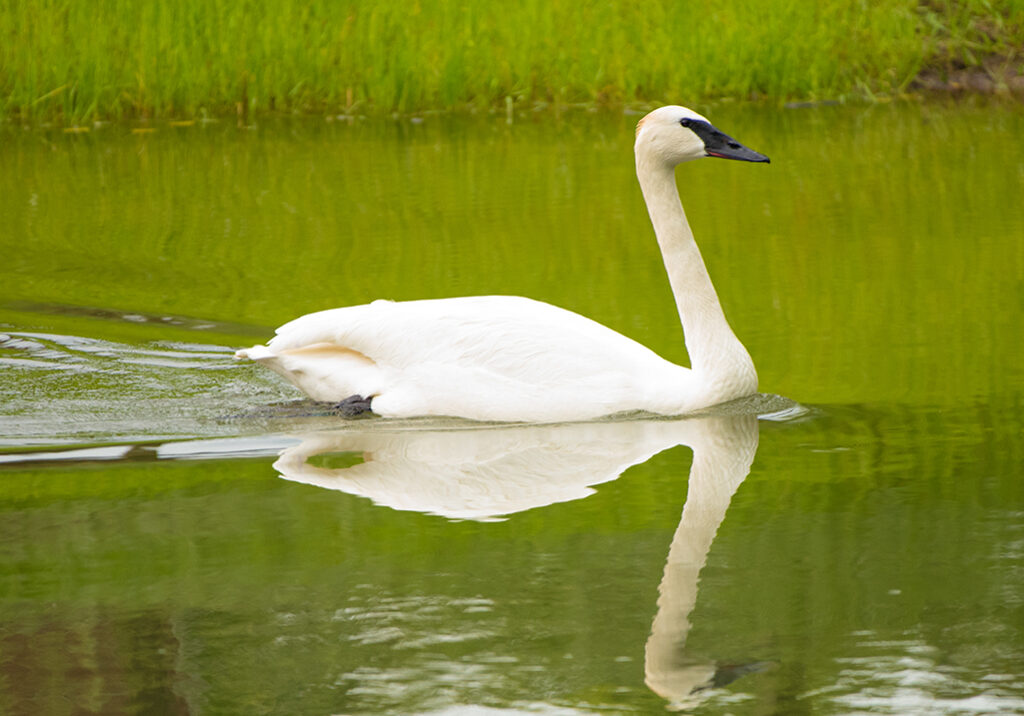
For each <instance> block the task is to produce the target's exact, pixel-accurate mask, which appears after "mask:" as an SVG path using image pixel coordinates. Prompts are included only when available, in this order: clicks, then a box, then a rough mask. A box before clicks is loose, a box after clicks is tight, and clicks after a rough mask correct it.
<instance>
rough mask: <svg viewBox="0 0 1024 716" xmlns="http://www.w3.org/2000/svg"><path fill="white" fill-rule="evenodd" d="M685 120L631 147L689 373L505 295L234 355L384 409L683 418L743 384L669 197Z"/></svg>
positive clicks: (350, 313)
mask: <svg viewBox="0 0 1024 716" xmlns="http://www.w3.org/2000/svg"><path fill="white" fill-rule="evenodd" d="M684 117H685V118H700V116H699V115H696V114H695V113H693V112H691V111H690V110H686V109H684V108H682V107H663V108H662V109H660V110H655V111H654V112H652V113H651V114H649V115H648V116H647V117H645V118H644V119H643V120H642V121H641V123H640V125H639V128H638V133H637V143H636V153H637V174H638V177H639V179H640V183H641V187H642V188H643V191H644V197H645V199H646V200H647V203H648V208H649V210H650V213H651V219H652V222H653V223H654V227H655V233H656V235H657V237H658V241H659V243H660V244H661V248H662V253H663V255H664V257H665V262H666V268H667V269H668V273H669V280H670V282H671V283H672V286H673V290H674V292H675V295H676V302H677V304H678V306H679V312H680V318H681V320H682V322H683V326H684V329H685V330H686V332H687V348H688V349H689V352H690V356H691V360H692V361H693V363H694V370H692V371H691V370H689V369H687V368H683V367H681V366H677V365H674V364H672V363H670V362H668V361H666V360H664V359H662V358H661V357H659V356H658V355H657V354H655V353H654V352H652V351H651V350H649V349H648V348H645V347H644V346H642V345H640V344H639V343H637V342H635V341H633V340H631V339H629V338H626V337H625V336H622V335H620V334H618V333H616V332H615V331H613V330H611V329H610V328H607V327H605V326H603V325H601V324H599V323H596V322H595V321H592V320H590V319H588V318H585V317H583V316H580V315H578V314H576V313H572V312H571V311H566V310H564V309H561V308H557V307H555V306H552V305H550V304H546V303H542V302H540V301H534V300H531V299H527V298H521V297H516V296H475V297H466V298H446V299H436V300H423V301H408V302H401V303H396V302H392V301H374V302H373V303H370V304H366V305H360V306H349V307H346V308H336V309H332V310H327V311H320V312H317V313H311V314H309V315H306V316H302V317H300V318H297V319H295V320H294V321H291V322H290V323H287V324H285V325H284V326H282V327H281V328H279V329H278V330H277V335H276V336H275V337H274V338H273V339H272V340H271V341H270V342H269V343H268V345H266V346H254V347H253V348H249V349H244V350H240V351H238V353H236V357H238V358H248V359H252V360H255V361H257V362H259V363H261V364H263V365H265V366H267V367H269V368H271V369H272V370H274V371H276V372H277V373H279V374H280V375H282V376H284V377H285V378H287V379H288V380H289V381H291V382H292V383H293V384H294V385H295V386H296V387H298V388H299V389H300V390H302V391H303V392H305V393H306V394H307V395H309V396H310V397H311V398H313V399H315V400H321V401H340V400H343V399H345V398H347V397H349V396H353V395H359V396H362V397H364V398H372V409H373V411H374V412H375V413H377V414H378V415H381V416H384V417H414V416H425V415H447V416H457V417H464V418H470V419H475V420H496V421H528V422H548V421H565V420H587V419H591V418H597V417H600V416H604V415H609V414H613V413H618V412H625V411H635V410H645V411H650V412H654V413H660V414H666V415H668V414H683V413H686V412H689V411H693V410H697V409H699V408H702V407H707V406H709V405H712V404H715V403H718V402H722V401H724V400H729V399H732V398H736V397H741V396H743V395H748V394H750V393H752V392H754V391H755V390H756V388H757V377H756V373H755V372H754V368H753V363H752V361H751V360H750V357H749V356H748V355H747V353H746V350H745V349H744V348H743V346H742V344H740V343H739V341H738V340H737V339H736V337H735V336H734V335H733V334H732V331H731V329H730V328H729V326H728V324H727V323H726V322H725V318H724V315H722V312H721V307H720V305H719V303H718V298H717V296H716V295H715V293H714V288H713V287H712V286H711V282H710V278H709V277H708V276H707V271H706V270H705V269H704V264H703V262H702V260H701V258H700V253H699V251H698V250H697V247H696V244H695V243H694V242H693V237H692V234H691V233H690V230H689V226H688V224H687V223H686V217H685V214H684V213H683V210H682V206H681V205H680V204H679V198H678V191H677V190H676V187H675V178H674V174H673V171H672V170H673V168H674V167H675V165H676V164H678V163H679V162H681V161H686V160H688V159H694V158H697V157H698V156H704V145H703V142H702V141H701V139H700V138H699V137H697V135H696V134H694V133H693V132H691V131H690V130H689V129H686V128H685V127H682V126H681V125H680V122H679V120H680V119H681V118H684ZM700 119H703V118H700ZM673 140H674V141H673ZM691 329H692V334H693V335H691Z"/></svg>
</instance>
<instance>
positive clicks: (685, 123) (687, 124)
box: [679, 117, 692, 129]
mask: <svg viewBox="0 0 1024 716" xmlns="http://www.w3.org/2000/svg"><path fill="white" fill-rule="evenodd" d="M679 124H681V125H683V126H684V127H686V128H687V129H689V128H690V124H692V122H691V121H690V120H689V119H688V118H687V117H683V118H682V119H680V120H679Z"/></svg>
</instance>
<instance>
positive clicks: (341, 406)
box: [334, 395, 373, 418]
mask: <svg viewBox="0 0 1024 716" xmlns="http://www.w3.org/2000/svg"><path fill="white" fill-rule="evenodd" d="M372 400H373V397H372V396H371V397H369V398H364V397H363V396H361V395H350V396H348V397H347V398H345V399H344V400H343V401H341V402H340V403H338V404H337V405H335V406H334V408H335V409H336V410H337V411H338V412H339V413H341V414H342V415H344V416H345V417H346V418H354V417H356V416H357V415H362V414H363V413H369V412H370V410H371V409H370V401H372Z"/></svg>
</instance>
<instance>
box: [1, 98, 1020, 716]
mask: <svg viewBox="0 0 1024 716" xmlns="http://www.w3.org/2000/svg"><path fill="white" fill-rule="evenodd" d="M713 119H714V120H715V121H716V123H717V124H719V125H720V126H721V128H722V129H723V130H724V131H727V132H729V133H730V134H732V135H733V136H735V137H737V139H739V140H740V141H742V142H744V143H745V144H747V145H749V146H751V147H753V148H755V149H758V150H760V151H763V152H765V153H766V154H768V155H769V156H771V158H772V164H771V165H770V166H768V167H749V166H744V165H738V164H736V163H731V162H712V161H707V162H699V163H696V164H694V165H690V166H686V167H683V168H681V169H680V170H679V180H680V187H681V191H682V194H683V199H684V203H685V205H686V207H687V211H688V214H689V216H690V220H691V222H692V224H693V225H694V228H695V232H696V234H697V237H698V240H699V241H700V243H701V246H702V249H703V251H704V255H705V259H706V261H707V263H708V266H709V269H710V271H711V273H712V276H713V277H714V279H715V281H716V285H717V288H718V290H719V293H720V295H721V298H722V301H723V304H724V305H725V309H726V313H727V315H728V316H729V319H730V322H731V323H732V325H733V327H734V328H735V330H736V332H737V334H738V335H739V336H740V337H741V338H742V339H743V341H744V342H745V343H746V345H747V346H748V348H749V349H750V352H751V354H752V355H753V356H754V359H755V361H756V363H757V365H758V369H759V373H760V375H761V382H762V388H763V389H765V390H768V391H772V392H776V393H781V394H783V395H787V396H790V397H792V398H794V399H798V400H800V401H802V402H804V403H807V404H817V405H819V406H821V407H820V408H819V409H815V410H814V411H812V412H810V413H809V414H807V415H805V416H803V417H802V418H800V419H799V420H796V421H789V422H783V423H779V424H774V423H762V425H761V436H760V446H759V448H758V453H757V457H756V459H755V461H754V465H753V468H752V470H751V472H750V476H749V477H747V479H746V480H745V481H744V482H743V484H742V485H740V486H739V488H738V490H737V492H736V495H735V497H734V498H733V499H732V502H731V504H730V506H729V511H728V514H727V515H726V516H725V518H724V520H723V521H722V524H721V527H720V528H719V529H718V531H717V536H715V540H714V543H713V544H712V545H711V547H710V551H709V552H708V554H707V563H706V566H705V567H704V568H703V570H701V571H700V583H699V592H698V593H697V595H696V606H695V608H694V610H693V611H692V613H690V614H689V617H688V618H689V621H690V622H691V623H692V628H691V629H690V630H689V633H688V634H687V636H686V639H685V644H684V645H683V646H684V647H685V648H681V651H680V655H681V658H682V659H683V660H684V661H685V662H686V664H688V665H694V664H696V665H708V664H712V665H714V667H715V668H716V669H718V671H719V672H720V674H726V675H728V674H731V675H732V676H736V677H738V678H736V680H735V681H734V682H732V683H730V684H720V686H721V688H716V689H713V690H711V691H708V692H706V693H705V694H704V696H703V697H702V698H705V699H706V700H705V701H704V703H703V705H699V706H697V708H698V709H699V710H703V711H704V712H707V713H720V712H721V711H723V710H730V711H733V712H736V713H763V712H765V711H772V710H774V711H780V712H800V711H806V712H845V711H850V710H857V709H874V710H878V711H881V712H891V713H906V712H907V711H908V704H909V705H911V706H912V705H913V704H922V703H923V704H925V706H924V707H923V710H926V711H931V712H935V711H951V712H955V711H957V710H958V709H959V710H963V709H965V708H967V707H968V702H966V701H964V700H965V699H974V701H972V702H970V703H971V704H973V705H974V706H976V707H977V708H978V709H982V710H984V708H988V710H989V711H995V712H1000V711H1003V712H1013V711H1018V712H1019V711H1024V672H1022V671H1021V669H1020V666H1019V665H1020V664H1021V663H1024V634H1022V633H1021V626H1020V625H1021V624H1024V613H1022V610H1024V599H1022V597H1021V595H1022V594H1024V582H1022V575H1024V561H1022V560H1024V550H1022V548H1021V545H1022V544H1024V534H1022V529H1021V524H1022V520H1021V516H1022V515H1024V488H1022V485H1024V481H1022V480H1021V473H1022V466H1024V441H1022V439H1021V432H1022V430H1021V428H1022V425H1024V411H1022V408H1021V404H1022V387H1024V374H1022V370H1021V361H1020V359H1019V348H1018V345H1019V341H1020V325H1021V319H1022V317H1024V300H1022V296H1024V248H1022V242H1021V237H1022V236H1024V219H1022V212H1021V211H1020V209H1019V204H1020V197H1021V196H1024V149H1022V144H1021V142H1020V140H1019V137H1021V136H1024V131H1022V130H1024V116H1022V114H1021V112H1020V110H1019V109H1015V108H1006V107H985V108H964V107H959V108H957V107H952V108H946V107H938V106H930V105H925V106H916V105H914V106H898V107H872V108H867V109H864V108H856V109H851V108H839V107H837V108H820V109H815V110H808V111H799V112H773V111H766V110H762V109H752V108H745V109H738V108H724V109H722V110H720V111H719V112H717V113H715V114H714V116H713ZM632 124H633V119H632V118H628V119H626V118H609V117H602V116H589V115H586V116H584V115H580V116H574V117H570V118H567V119H566V120H564V121H563V122H562V123H542V124H536V125H534V124H526V125H515V126H512V127H508V126H506V125H504V124H502V123H500V122H495V121H492V120H489V119H487V120H485V119H481V120H445V121H440V120H439V121H433V120H428V121H427V122H425V123H424V124H422V125H405V124H394V125H379V124H366V125H360V124H356V125H351V126H349V125H340V124H334V125H328V124H320V123H314V122H313V121H311V120H309V121H306V120H303V121H296V122H281V123H279V124H275V125H271V126H267V127H261V128H260V129H259V130H258V131H256V132H241V131H238V130H236V129H234V128H227V127H221V126H217V125H211V126H207V127H205V128H203V127H193V128H180V131H179V129H172V128H161V129H160V131H158V132H156V133H154V134H151V135H143V136H136V135H131V134H129V133H128V132H127V131H126V130H122V129H120V128H116V127H113V128H108V129H105V130H104V131H103V132H98V133H94V134H92V135H89V136H65V135H56V134H54V135H48V134H39V133H27V134H16V133H12V132H9V131H8V132H7V133H6V134H5V135H4V136H3V141H2V142H0V166H3V167H4V169H3V170H2V171H0V215H2V216H3V217H4V228H3V229H2V231H0V256H2V257H3V261H4V277H5V278H4V280H3V281H2V282H0V332H4V333H6V334H9V335H10V336H11V337H12V339H13V340H12V339H9V340H6V341H4V342H3V343H0V405H2V407H0V425H2V426H3V427H4V430H3V433H4V434H3V436H2V437H3V438H4V440H5V441H4V448H5V449H6V450H8V451H10V450H15V449H18V448H19V446H25V445H39V444H43V445H46V444H57V443H61V442H68V441H88V442H93V443H106V442H117V441H123V440H132V441H155V440H159V439H160V438H163V437H167V436H179V437H199V438H203V437H213V436H221V435H227V436H231V435H238V434H257V435H258V434H259V433H260V432H261V431H263V430H266V429H267V428H266V427H265V424H264V423H263V422H261V421H259V420H253V419H251V418H239V417H238V415H239V414H241V413H242V412H243V411H244V410H245V409H247V408H252V407H258V406H262V405H265V404H266V403H271V402H275V401H279V400H285V399H288V398H289V397H291V396H292V395H293V394H292V393H291V392H290V391H289V390H288V389H287V388H284V387H282V386H280V384H278V383H277V382H275V380H274V379H273V378H272V377H269V376H265V375H263V374H261V373H259V372H258V371H256V370H254V369H250V368H244V367H234V366H232V364H231V363H230V361H229V360H228V355H229V354H228V349H229V347H231V346H235V345H242V344H248V343H253V342H256V341H258V340H262V339H263V338H264V337H266V336H267V335H269V332H270V330H271V329H272V327H273V326H274V325H276V324H278V323H281V322H283V321H285V320H287V319H289V318H291V317H293V316H295V315H298V314H300V313H303V312H306V311H310V310H314V309H319V308H324V307H328V306H334V305H342V304H346V303H353V302H362V301H366V300H369V299H372V298H376V297H381V296H384V297H390V298H396V299H403V298H415V297H434V296H446V295H462V294H473V293H519V294H525V295H530V296H533V297H536V298H540V299H543V300H547V301H551V302H553V303H557V304H559V305H562V306H565V307H567V308H571V309H574V310H577V311H580V312H582V313H585V314H586V315H589V316H592V317H594V318H596V319H598V320H600V321H602V322H604V323H606V324H608V325H610V326H611V327H613V328H615V329H617V330H619V331H621V332H623V333H625V334H627V335H629V336H631V337H634V338H636V339H637V340H640V341H641V342H643V343H645V344H647V345H649V346H651V347H652V348H654V349H655V350H657V351H658V352H660V353H662V354H663V355H665V356H666V357H669V358H672V359H674V360H678V361H681V362H683V361H685V360H686V357H685V351H684V349H683V345H682V341H681V336H680V331H679V328H678V324H677V319H676V317H675V315H674V306H673V304H672V300H671V296H670V294H669V291H668V287H667V284H666V281H665V279H664V276H663V269H662V267H661V262H660V257H659V255H658V253H657V248H656V246H655V244H654V241H653V238H652V236H651V231H650V228H649V225H648V220H647V217H646V212H645V209H644V207H643V204H642V200H641V198H640V195H639V190H638V189H637V187H636V185H635V179H634V177H633V174H632V157H631V142H632V131H633V130H632ZM26 334H33V335H26ZM287 424H288V422H287V421H283V422H282V421H280V420H279V421H277V422H275V423H273V427H272V429H271V431H272V432H275V433H279V432H287V428H286V427H282V425H285V426H287ZM307 427H308V426H307V425H306V424H305V423H303V424H302V429H303V430H305V429H307ZM154 450H155V448H154ZM148 456H149V457H152V455H148ZM0 457H2V456H0ZM133 457H134V458H135V459H133V460H121V461H116V462H101V461H85V462H80V463H74V464H72V463H59V462H47V461H45V460H40V461H36V462H35V463H28V462H26V463H18V464H14V463H11V464H7V465H6V466H5V467H3V469H2V470H0V511H2V513H3V514H2V515H0V554H2V559H0V614H2V617H3V618H2V620H0V621H2V625H0V711H4V712H13V713H18V712H32V713H68V712H71V711H72V710H73V705H74V706H79V707H81V708H84V709H91V710H94V711H103V712H107V713H111V712H144V713H150V712H154V711H184V710H186V709H192V710H195V711H205V712H211V713H225V712H245V713H327V712H342V713H346V712H349V713H379V712H388V711H390V712H393V713H408V712H411V711H417V710H419V711H425V710H431V709H440V708H443V707H446V706H449V705H452V704H457V703H476V704H484V705H490V706H493V707H500V708H519V709H525V708H527V707H528V706H529V704H537V703H545V704H549V705H552V704H553V705H559V706H563V707H565V708H571V709H578V710H581V711H587V710H588V709H589V710H605V711H611V712H619V711H628V710H633V711H639V712H651V711H658V710H660V709H662V708H664V704H665V702H664V701H663V700H662V699H660V698H659V697H658V696H656V695H655V694H654V693H653V692H652V691H651V689H649V688H648V687H647V686H646V685H645V673H644V671H645V669H644V658H645V645H646V644H647V641H648V638H649V636H650V632H651V629H652V623H653V621H654V619H655V615H656V614H657V613H658V600H659V592H658V587H659V583H661V582H662V580H663V577H664V574H665V571H666V559H667V558H668V555H669V550H670V544H671V543H672V539H673V534H674V533H675V531H676V528H677V525H678V523H679V520H680V514H681V511H682V509H683V502H684V499H686V498H687V494H688V490H689V491H690V493H689V494H690V497H691V498H692V496H693V483H694V478H693V477H692V476H691V477H690V479H689V481H688V480H687V475H688V474H689V473H690V469H691V462H693V461H694V460H693V458H691V454H690V451H689V450H687V449H686V448H684V447H675V448H669V449H666V450H664V451H663V452H660V453H658V454H656V455H655V456H654V457H652V458H651V459H650V460H649V461H646V462H641V463H640V464H637V465H635V466H634V467H631V468H629V469H628V470H627V471H626V472H625V474H624V476H623V477H622V478H620V479H618V480H613V481H610V482H605V483H602V484H600V485H598V486H597V488H596V490H597V491H596V494H594V495H591V496H589V497H586V498H585V499H575V500H571V501H566V502H560V503H557V504H551V505H549V506H547V507H541V508H538V509H533V510H530V511H526V512H521V513H517V514H514V515H512V516H511V517H509V518H508V519H507V520H505V521H501V522H493V523H478V522H472V521H463V522H450V521H447V520H444V519H442V518H440V517H436V516H431V515H426V514H421V513H418V512H415V511H411V512H410V511H404V512H403V511H394V510H390V509H387V508H383V507H380V506H377V505H375V504H373V502H371V501H370V500H367V499H365V498H362V497H358V496H354V495H351V494H345V493H343V492H337V491H332V490H325V489H318V488H316V487H311V486H308V485H302V484H297V483H293V482H286V481H283V480H277V479H274V474H275V472H274V470H273V469H272V468H271V462H272V459H271V458H269V457H252V458H244V459H243V458H237V457H236V458H234V459H220V460H192V461H168V460H149V461H147V460H145V459H144V458H146V457H147V452H146V449H145V448H139V449H138V450H137V451H136V452H135V453H133ZM361 461H362V458H357V457H353V454H352V453H345V454H344V455H342V456H341V457H339V458H337V459H325V461H323V462H322V463H319V464H321V465H326V466H328V467H335V468H341V467H350V466H352V465H357V464H360V462H361ZM620 467H621V466H620ZM680 615H681V618H686V612H685V610H681V612H680V613H678V614H676V616H680ZM727 678H728V676H723V677H722V679H723V681H724V680H726V679H727ZM986 699H987V701H986Z"/></svg>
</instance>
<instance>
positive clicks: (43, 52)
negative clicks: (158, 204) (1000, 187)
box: [0, 0, 1024, 123]
mask: <svg viewBox="0 0 1024 716" xmlns="http://www.w3.org/2000/svg"><path fill="white" fill-rule="evenodd" d="M1022 47H1024V0H991V1H989V0H928V1H927V2H919V1H918V0H872V1H871V2H865V1H864V0H859V1H858V0H820V2H814V3H791V2H789V0H761V1H755V0H715V1H714V2H711V1H710V0H700V1H691V2H680V1H679V0H649V1H648V2H643V3H637V2H634V0H609V1H606V2H599V3H587V2H579V1H578V0H572V1H569V0H521V1H520V2H514V3H504V2H482V1H479V0H477V1H474V0H468V1H466V0H461V1H456V0H377V1H376V2H372V3H370V2H355V1H353V0H332V1H328V0H175V1H174V2H165V1H164V0H93V1H91V2H87V1H86V0H6V2H4V3H0V101H2V103H3V104H2V106H0V114H2V115H4V116H6V117H8V118H17V119H22V120H29V121H32V120H36V121H38V120H43V119H49V120H56V121H63V122H68V123H70V122H78V121H88V120H92V119H100V118H123V117H134V116H164V117H192V116H197V115H202V114H210V115H224V114H226V113H234V112H243V113H250V112H261V111H267V110H271V111H275V110H276V111H301V112H319V111H329V112H343V111H353V110H354V111H360V112H382V113H383V112H392V111H399V112H415V111H422V110H427V109H452V108H457V107H461V106H465V105H473V106H478V107H486V106H494V105H497V104H502V103H504V102H505V101H506V98H507V97H511V98H512V99H513V100H515V101H517V102H524V103H533V102H565V103H575V102H587V103H595V104H611V105H614V104H619V103H623V102H636V101H651V102H655V101H660V100H665V99H671V100H676V101H679V100H681V99H685V101H687V102H694V101H696V100H698V99H699V100H705V99H712V98H718V97H735V98H752V97H755V98H756V97H766V98H771V99H778V100H816V99H844V98H849V97H854V96H863V95H869V96H870V95H877V94H892V93H896V92H900V91H902V90H904V89H906V88H907V87H908V86H910V85H911V83H912V82H913V81H914V80H915V78H916V77H918V75H919V74H920V73H921V72H922V70H927V69H930V70H933V71H938V72H939V73H940V74H941V72H943V71H944V69H956V68H962V67H973V66H977V67H982V66H984V63H985V62H986V61H989V62H991V60H990V59H989V58H992V57H1001V58H1004V60H1005V64H1007V65H1008V66H1012V67H1011V70H1012V71H1016V68H1018V67H1019V66H1020V64H1021V62H1022V54H1024V53H1022V52H1021V50H1020V48H1022Z"/></svg>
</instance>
